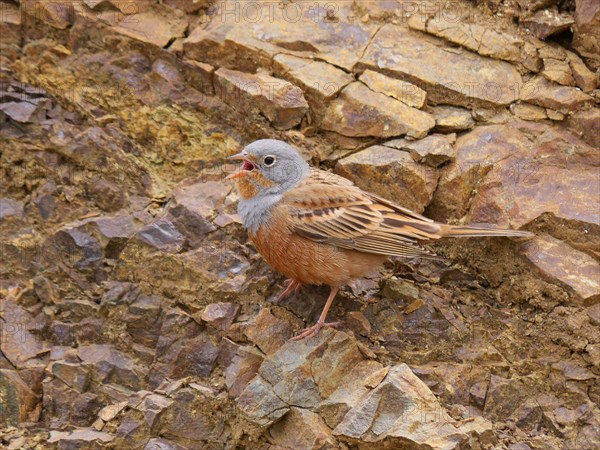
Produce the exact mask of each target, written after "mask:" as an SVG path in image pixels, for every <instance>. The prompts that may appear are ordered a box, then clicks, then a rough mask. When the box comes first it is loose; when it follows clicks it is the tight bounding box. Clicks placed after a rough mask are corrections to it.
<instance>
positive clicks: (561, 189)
mask: <svg viewBox="0 0 600 450" xmlns="http://www.w3.org/2000/svg"><path fill="white" fill-rule="evenodd" d="M531 138H533V140H532V139H531ZM483 142H485V143H486V144H485V145H482V143H483ZM455 149H456V160H455V161H454V162H453V163H451V164H450V165H449V166H448V168H447V170H446V171H445V172H444V174H443V175H442V177H441V178H440V181H439V186H438V188H437V190H436V195H435V196H434V198H433V200H432V202H431V205H430V207H429V211H430V214H431V215H432V217H434V218H435V219H436V220H441V221H449V220H453V219H454V220H456V219H460V218H463V216H464V215H465V214H466V213H467V210H468V209H469V208H470V213H469V214H468V216H467V217H466V218H465V219H466V220H467V222H473V223H493V224H498V225H502V226H508V225H512V227H513V228H519V227H521V226H523V225H525V224H526V223H529V222H530V221H532V220H533V219H535V218H536V217H538V216H539V215H540V214H543V213H544V212H551V213H553V214H554V215H556V216H557V217H560V218H564V219H569V220H577V221H581V222H588V223H593V224H599V223H600V216H599V215H598V212H597V211H598V210H599V209H598V208H590V207H589V201H590V199H592V198H594V199H595V198H597V195H596V193H595V190H596V189H597V184H596V182H595V180H597V168H596V167H595V166H597V165H598V161H597V156H595V155H594V152H593V151H592V149H591V148H590V147H588V146H586V144H585V143H584V142H582V141H580V140H579V139H577V138H576V137H575V136H573V135H571V134H570V133H567V132H565V131H563V130H560V129H557V128H554V127H550V126H548V125H544V124H539V123H535V122H513V123H511V124H507V125H493V126H486V127H478V128H477V129H475V130H473V131H471V132H470V133H467V134H465V135H463V136H461V137H459V138H458V139H457V141H456V144H455ZM567 149H577V150H575V153H572V154H571V156H569V157H568V158H567V157H566V155H567V154H568V153H569V152H570V151H572V150H567ZM542 161H543V163H542ZM474 192H477V194H476V195H475V196H474V197H473V193H474ZM468 205H469V206H468Z"/></svg>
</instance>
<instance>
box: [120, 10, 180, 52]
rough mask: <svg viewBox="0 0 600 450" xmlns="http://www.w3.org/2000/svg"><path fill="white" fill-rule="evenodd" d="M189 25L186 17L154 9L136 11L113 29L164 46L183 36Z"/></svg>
mask: <svg viewBox="0 0 600 450" xmlns="http://www.w3.org/2000/svg"><path fill="white" fill-rule="evenodd" d="M187 26H188V24H187V19H185V18H179V17H176V16H175V15H173V14H165V13H164V12H162V13H161V12H159V11H158V10H157V9H152V10H148V11H144V12H140V13H135V15H134V16H132V17H129V16H125V17H124V18H123V20H121V21H120V22H119V23H118V24H117V25H115V26H113V27H112V29H113V30H114V31H116V32H117V33H120V34H124V35H125V36H128V37H130V38H132V39H136V40H138V41H142V42H145V43H148V44H151V45H155V46H157V47H160V48H164V47H167V46H168V44H170V43H171V42H172V41H174V40H175V39H176V38H178V37H183V34H184V32H185V30H186V28H187Z"/></svg>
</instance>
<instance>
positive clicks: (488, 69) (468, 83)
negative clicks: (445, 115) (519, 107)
mask: <svg viewBox="0 0 600 450" xmlns="http://www.w3.org/2000/svg"><path fill="white" fill-rule="evenodd" d="M359 67H360V68H365V69H372V70H375V71H378V72H384V73H387V74H389V75H391V76H393V77H395V78H399V79H402V80H406V81H409V82H411V83H414V84H416V85H417V86H419V87H421V88H422V89H424V90H426V91H427V94H428V101H429V102H430V103H433V104H438V103H444V104H451V105H457V106H473V105H481V106H500V105H508V104H510V103H512V102H513V101H515V100H516V99H517V98H518V93H519V88H520V86H521V83H522V80H521V76H520V75H519V72H518V71H517V69H516V68H515V66H513V65H512V64H509V63H507V62H504V61H497V60H494V59H490V58H486V57H483V56H480V55H478V54H475V53H471V52H469V51H460V50H456V49H453V48H449V47H446V46H445V44H444V41H441V40H439V39H437V38H435V37H433V36H428V35H425V34H422V33H420V32H418V31H413V30H410V29H407V28H404V27H401V26H396V25H392V24H386V25H384V26H383V27H382V28H381V29H380V30H379V32H378V33H377V34H376V35H375V37H374V38H373V41H372V42H371V44H369V47H368V48H367V51H366V52H365V55H364V56H363V58H362V59H361V60H360V63H359Z"/></svg>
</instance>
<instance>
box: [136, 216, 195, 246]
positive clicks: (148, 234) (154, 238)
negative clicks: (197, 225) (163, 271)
mask: <svg viewBox="0 0 600 450" xmlns="http://www.w3.org/2000/svg"><path fill="white" fill-rule="evenodd" d="M136 239H138V240H139V241H140V242H143V243H144V244H148V245H150V246H152V247H154V248H156V249H157V250H161V251H163V252H167V253H179V252H181V251H182V250H183V248H184V245H185V241H186V237H185V235H183V234H182V233H181V232H180V231H179V230H178V229H177V227H176V226H175V224H173V219H172V218H169V217H161V218H160V219H158V220H157V221H155V222H154V223H152V224H150V225H147V226H145V227H143V228H142V229H141V230H140V231H139V232H138V233H137V234H136Z"/></svg>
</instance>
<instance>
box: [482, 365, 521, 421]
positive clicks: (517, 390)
mask: <svg viewBox="0 0 600 450" xmlns="http://www.w3.org/2000/svg"><path fill="white" fill-rule="evenodd" d="M524 397H525V391H524V385H523V383H522V382H521V381H520V380H518V379H507V378H502V377H499V376H496V375H492V377H491V379H490V384H489V387H488V391H487V396H486V400H485V407H484V413H485V416H486V417H489V418H490V420H506V419H507V418H509V417H510V416H511V415H512V414H513V413H514V412H515V411H516V410H517V409H518V408H519V406H520V405H521V402H522V401H523V398H524Z"/></svg>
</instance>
